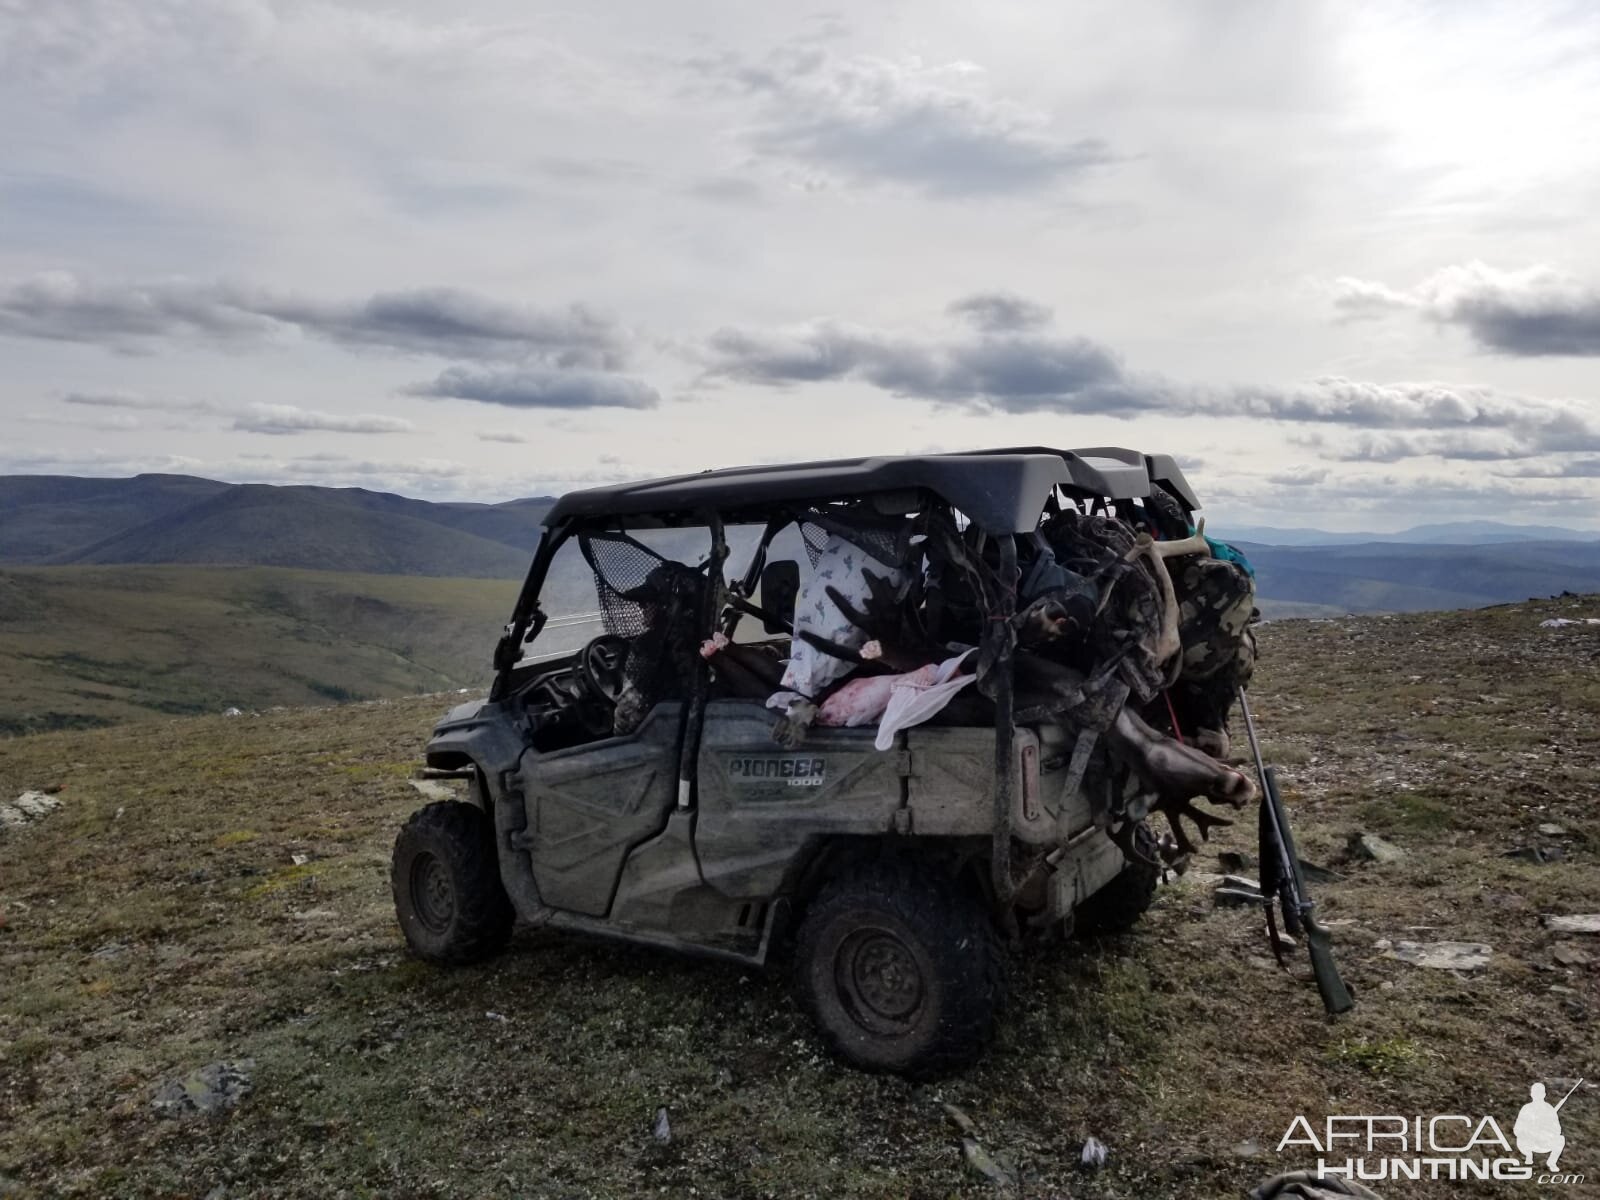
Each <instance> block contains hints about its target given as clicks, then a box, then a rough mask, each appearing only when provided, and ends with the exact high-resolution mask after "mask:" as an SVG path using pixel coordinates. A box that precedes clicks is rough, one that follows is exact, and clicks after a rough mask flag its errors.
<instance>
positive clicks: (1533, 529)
mask: <svg viewBox="0 0 1600 1200" xmlns="http://www.w3.org/2000/svg"><path fill="white" fill-rule="evenodd" d="M1206 532H1208V533H1211V534H1212V535H1213V536H1215V537H1220V538H1223V539H1225V540H1227V541H1233V540H1234V539H1236V538H1237V539H1238V540H1240V541H1244V542H1255V543H1257V544H1258V545H1265V546H1356V545H1361V544H1364V543H1368V542H1404V543H1406V544H1407V545H1422V546H1482V545H1489V544H1493V543H1498V542H1600V533H1597V532H1594V531H1592V530H1590V531H1586V530H1582V529H1566V528H1564V527H1562V526H1559V525H1507V524H1505V523H1504V522H1501V521H1449V522H1446V523H1445V524H1442V525H1414V526H1412V527H1411V528H1410V529H1402V530H1401V531H1400V532H1399V533H1332V532H1330V531H1328V530H1326V529H1278V528H1274V527H1273V526H1270V525H1226V526H1224V525H1222V524H1220V523H1219V524H1218V527H1217V528H1216V529H1215V530H1210V529H1208V530H1207V531H1206Z"/></svg>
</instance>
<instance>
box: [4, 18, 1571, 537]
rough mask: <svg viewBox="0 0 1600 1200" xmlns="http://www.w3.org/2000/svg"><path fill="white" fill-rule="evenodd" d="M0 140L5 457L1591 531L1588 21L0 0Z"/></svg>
mask: <svg viewBox="0 0 1600 1200" xmlns="http://www.w3.org/2000/svg"><path fill="white" fill-rule="evenodd" d="M446 13H450V14H452V15H449V16H447V15H445V14H446ZM0 146H3V147H4V153H3V154H0V353H3V354H4V363H5V367H6V369H5V371H4V372H3V374H0V413H3V415H4V416H5V418H6V420H5V431H6V432H5V436H4V438H3V439H0V472H30V473H75V474H97V475H116V474H132V473H136V472H139V471H180V472H186V473H193V474H199V475H207V476H212V477H216V478H225V479H232V480H260V481H270V482H278V481H299V482H316V483H327V484H341V485H348V484H354V485H361V486H368V487H378V488H383V489H388V490H395V491H400V492H404V493H408V494H412V495H421V496H426V497H451V498H469V499H485V500H496V499H504V498H508V497H512V496H517V495H528V494H540V493H548V492H551V491H560V490H566V489H569V488H571V487H575V486H582V485H583V484H585V483H587V482H601V481H610V480H613V479H618V478H630V477H637V476H642V475H649V474H661V473H667V472H676V471H685V470H699V469H701V468H704V467H711V466H722V465H731V464H735V463H740V462H749V461H766V460H772V459H781V458H806V457H818V456H840V455H859V454H868V453H879V452H884V453H900V452H906V451H918V450H930V449H958V448H968V447H973V446H980V445H1007V444H1018V443H1026V444H1044V445H1057V446H1092V445H1105V444H1119V445H1127V446H1135V447H1138V448H1141V449H1147V450H1163V451H1168V452H1172V453H1176V454H1177V455H1178V456H1179V457H1180V459H1181V460H1182V461H1184V462H1185V463H1186V464H1187V465H1188V466H1189V467H1190V468H1191V471H1190V474H1191V479H1192V480H1193V482H1194V483H1195V484H1196V487H1197V489H1198V490H1199V492H1200V494H1201V496H1202V498H1203V499H1205V500H1207V502H1208V507H1209V510H1210V511H1211V512H1212V513H1213V514H1214V515H1213V528H1218V525H1217V522H1218V521H1219V520H1221V521H1222V522H1223V524H1224V525H1225V523H1226V522H1227V521H1229V520H1232V521H1240V522H1243V521H1249V522H1270V523H1274V524H1280V525H1295V524H1319V525H1322V526H1324V527H1330V528H1346V529H1349V528H1399V527H1403V526H1405V525H1407V524H1412V523H1416V522H1417V521H1420V520H1431V519H1450V518H1457V519H1460V518H1468V517H1471V516H1473V515H1488V516H1493V517H1495V518H1498V519H1502V520H1524V521H1541V522H1558V523H1562V524H1568V525H1574V526H1583V527H1588V528H1600V503H1597V501H1600V9H1596V8H1595V6H1594V5H1593V4H1591V3H1588V2H1586V0H1585V2H1582V3H1571V4H1556V3H1551V4H1541V3H1526V4H1516V5H1510V4H1490V3H1486V2H1478V0H1448V2H1446V0H1438V2H1435V3H1392V4H1382V3H1371V4H1368V3H1349V2H1348V0H1338V2H1333V3H1325V4H1324V3H1316V2H1314V0H1305V2H1299V3H1293V4H1285V3H1281V2H1276V0H1270V2H1269V0H1210V2H1194V0H1172V2H1170V3H1141V2H1139V0H1107V2H1105V3H1086V2H1078V0H1075V2H1073V3H1069V4H1061V3H1044V2H1043V0H1028V2H1017V0H990V2H989V3H986V4H983V5H973V4H970V3H946V2H943V0H916V2H914V3H911V2H906V3H895V2H890V0H867V2H866V3H861V4H857V5H851V6H848V7H840V8H838V9H830V8H827V7H825V6H823V7H816V8H808V7H806V6H805V5H804V4H800V5H787V6H779V5H754V4H749V3H738V2H734V0H727V2H718V0H680V2H679V3H674V4H661V3H659V2H645V0H584V2H581V3H580V2H577V0H563V2H560V3H554V2H552V3H536V2H528V0H514V2H505V3H501V2H498V0H463V2H461V3H457V4H454V5H448V6H445V5H438V4H423V3H410V4H407V3H405V2H404V0H399V2H393V3H386V4H380V5H365V4H355V3H297V2H293V0H283V2H273V0H204V2H197V3H183V2H180V0H58V2H57V3H50V4H41V3H35V2H33V0H0Z"/></svg>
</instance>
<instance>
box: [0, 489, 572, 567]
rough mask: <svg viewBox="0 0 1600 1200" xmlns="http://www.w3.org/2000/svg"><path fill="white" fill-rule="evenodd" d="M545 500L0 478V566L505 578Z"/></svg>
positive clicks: (535, 530)
mask: <svg viewBox="0 0 1600 1200" xmlns="http://www.w3.org/2000/svg"><path fill="white" fill-rule="evenodd" d="M551 503H552V500H551V498H549V497H535V498H532V499H527V500H512V501H509V502H507V503H505V504H439V503H433V502H430V501H427V500H412V499H409V498H407V497H405V496H394V495H389V494H387V493H384V492H370V491H367V490H365V489H363V488H328V487H298V486H297V487H276V486H272V485H269V484H253V483H219V482H217V481H215V480H211V479H196V478H194V477H192V476H187V475H138V476H135V477H134V478H132V479H82V478H78V477H75V476H66V475H11V476H0V565H6V566H24V565H27V566H47V565H48V566H63V565H96V566H106V565H113V564H117V565H132V564H152V563H182V564H191V565H228V566H264V567H308V568H312V569H316V570H338V571H362V572H368V573H372V574H382V575H431V576H451V577H467V578H495V579H503V578H516V577H519V576H521V575H522V574H523V573H524V572H526V571H527V568H528V560H529V558H530V557H531V556H532V553H533V548H534V546H535V545H536V544H537V542H538V540H539V520H540V518H541V517H543V516H544V514H545V512H546V510H548V509H549V507H550V505H551Z"/></svg>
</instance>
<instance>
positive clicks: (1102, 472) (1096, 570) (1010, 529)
mask: <svg viewBox="0 0 1600 1200" xmlns="http://www.w3.org/2000/svg"><path fill="white" fill-rule="evenodd" d="M1198 507H1199V503H1198V501H1197V499H1196V497H1195V495H1194V493H1193V491H1192V490H1191V489H1190V486H1189V484H1188V482H1187V481H1186V480H1185V479H1184V477H1183V474H1182V472H1181V471H1180V470H1179V469H1178V467H1177V465H1176V463H1175V462H1174V461H1173V460H1172V459H1171V458H1170V457H1167V456H1164V455H1146V454H1142V453H1138V452H1134V451H1129V450H1123V449H1118V448H1111V447H1106V448H1097V449H1089V450H1078V451H1065V450H1054V449H1047V448H1037V447H1030V448H1018V449H1003V450H990V451H978V452H973V453H967V454H940V455H922V456H912V457H884V458H865V459H851V460H842V461H835V462H815V463H803V464H796V465H785V466H758V467H748V468H737V469H728V470H717V471H707V472H704V473H702V474H698V475H689V476H682V477H678V478H671V479H662V480H655V481H650V482H644V483H637V484H627V485H619V486H613V487H602V488H595V489H591V490H587V491H580V492H574V493H571V494H569V495H566V496H564V497H562V498H561V499H560V500H559V501H557V502H556V503H555V504H554V506H553V507H551V508H550V510H549V511H548V513H547V514H546V515H545V517H544V521H543V524H544V531H543V535H542V537H541V540H540V543H539V546H538V549H537V551H536V552H535V554H534V558H533V563H532V566H531V568H530V570H529V572H528V576H527V580H526V583H525V585H524V586H523V589H522V592H521V595H520V597H519V599H518V601H517V604H516V609H515V611H514V613H513V614H512V617H511V620H510V622H509V624H508V625H507V626H506V629H505V633H504V636H503V637H502V638H501V639H500V642H499V644H498V647H497V649H496V652H495V660H494V666H495V677H494V683H493V686H492V688H491V690H490V692H489V696H488V698H487V699H486V700H482V701H474V702H471V703H467V704H463V705H461V706H459V707H457V708H455V709H453V710H452V711H451V712H450V713H448V714H447V715H446V716H445V717H444V719H443V720H442V721H440V722H439V724H438V726H437V727H436V728H435V730H434V732H433V736H432V738H431V740H430V741H429V742H428V746H427V769H428V773H429V774H432V775H434V776H436V777H456V778H461V779H465V780H467V781H468V784H467V788H466V792H465V796H464V799H463V800H461V801H445V802H440V803H435V804H430V805H428V806H427V807H426V808H423V809H422V810H420V811H419V812H417V813H416V814H415V815H414V816H412V818H411V819H410V821H409V822H408V823H407V824H406V825H405V827H404V828H403V829H402V831H401V832H400V835H399V837H398V839H397V842H396V845H395V853H394V861H393V869H392V882H393V890H394V899H395V906H396V909H397V911H398V914H399V919H400V924H401V927H402V929H403V931H404V933H405V937H406V939H407V941H408V942H409V944H410V946H411V948H412V949H413V950H414V951H415V952H416V953H417V954H419V955H420V956H422V957H423V958H426V959H429V960H432V961H436V962H442V963H464V962H469V961H473V960H475V959H479V958H481V957H484V956H486V955H489V954H491V953H493V952H495V951H497V950H499V949H500V948H501V947H502V946H503V944H504V943H505V941H506V940H507V938H508V936H509V934H510V931H511V927H512V924H513V921H514V920H516V919H521V920H522V921H523V922H525V923H526V924H528V925H531V926H548V927H550V928H552V929H561V930H570V931H574V932H577V933H584V934H591V935H595V936H599V937H604V938H612V939H617V940H620V941H624V942H631V943H635V944H639V945H645V946H655V947H661V948H665V949H670V950H678V951H683V952H687V953H694V954H700V955H709V956H714V957H717V958H721V959H725V960H730V961H734V962H738V963H744V964H748V965H750V966H756V967H759V966H762V965H764V964H766V963H767V962H768V960H769V959H772V958H774V957H776V956H777V955H778V954H779V953H780V952H781V953H782V954H784V955H785V956H786V957H788V958H789V959H790V960H791V964H792V971H793V974H794V979H795V983H796V989H797V993H798V995H799V997H800V998H801V1000H802V1002H803V1003H804V1005H805V1007H806V1008H807V1009H808V1011H809V1012H810V1014H811V1016H812V1017H813V1018H814V1020H815V1023H816V1026H817V1028H818V1030H819V1032H820V1034H821V1036H822V1037H823V1039H824V1040H825V1041H826V1042H827V1043H828V1044H829V1046H830V1047H831V1048H832V1050H833V1051H834V1052H835V1053H837V1054H838V1055H840V1056H841V1057H842V1058H844V1059H846V1060H847V1061H849V1062H851V1063H854V1064H856V1065H858V1066H861V1067H866V1068H871V1069H882V1070H893V1071H900V1072H905V1073H911V1074H929V1073H936V1072H939V1071H942V1070H946V1069H949V1068H952V1067H955V1066H958V1065H960V1064H962V1063H964V1062H967V1061H970V1060H971V1059H972V1058H973V1057H974V1056H976V1055H977V1054H978V1053H979V1052H980V1051H981V1050H982V1048H983V1046H984V1045H985V1043H986V1041H987V1039H988V1038H989V1036H990V1034H991V1032H992V1030H993V1026H994V1021H995V1016H996V1012H997V1010H998V1008H999V1006H1000V1004H1001V1001H1002V998H1003V995H1004V991H1005V973H1006V972H1005V964H1006V958H1007V954H1008V952H1009V951H1010V950H1011V949H1013V948H1016V947H1022V948H1024V949H1025V948H1026V947H1027V946H1028V945H1029V944H1031V943H1032V942H1034V941H1036V940H1043V939H1048V938H1051V937H1060V936H1062V935H1064V934H1065V933H1067V932H1069V931H1071V930H1072V929H1074V928H1076V929H1077V930H1079V931H1082V930H1085V929H1092V930H1118V929H1123V928H1126V927H1128V926H1129V925H1131V924H1132V923H1133V922H1134V921H1135V920H1137V918H1138V917H1139V915H1140V914H1141V913H1142V912H1143V911H1144V909H1145V908H1146V907H1147V906H1148V904H1149V903H1150V900H1151V898H1152V895H1153V893H1154V890H1155V887H1156V883H1157V879H1158V876H1159V873H1160V871H1161V869H1162V867H1163V864H1164V863H1165V864H1166V865H1175V866H1178V867H1180V868H1181V866H1182V865H1183V863H1184V861H1185V859H1186V858H1187V856H1188V854H1189V853H1191V852H1192V850H1193V848H1194V847H1193V843H1192V842H1191V841H1190V839H1189V837H1188V836H1187V832H1186V827H1185V825H1184V822H1185V821H1188V822H1189V823H1190V824H1192V825H1195V826H1197V828H1198V832H1199V833H1200V834H1201V835H1202V836H1203V835H1204V834H1205V832H1206V830H1207V829H1208V827H1209V825H1210V824H1211V823H1215V822H1217V821H1219V820H1221V818H1218V817H1216V816H1214V815H1213V814H1211V813H1210V812H1208V811H1206V810H1204V809H1199V808H1196V807H1194V805H1193V801H1194V800H1196V799H1201V798H1204V799H1210V800H1212V801H1214V802H1221V803H1223V804H1227V805H1232V806H1235V807H1237V806H1239V805H1242V804H1243V803H1245V802H1246V801H1247V800H1249V799H1251V798H1253V797H1254V796H1255V795H1256V785H1255V783H1254V782H1253V781H1252V780H1251V779H1249V778H1248V777H1247V776H1246V775H1245V774H1243V773H1242V772H1240V771H1238V770H1236V769H1235V768H1234V767H1232V766H1230V765H1229V764H1228V763H1227V762H1226V761H1225V756H1226V754H1227V733H1226V729H1227V721H1228V712H1229V708H1230V707H1231V705H1232V703H1233V701H1234V699H1235V697H1236V696H1237V695H1238V687H1239V686H1240V685H1241V684H1242V683H1243V682H1244V681H1245V679H1246V678H1247V677H1248V673H1249V667H1250V664H1251V662H1252V661H1253V641H1252V639H1251V636H1250V633H1249V630H1248V629H1247V628H1246V627H1245V626H1246V622H1247V620H1248V618H1249V616H1250V614H1251V611H1252V609H1251V600H1252V599H1253V588H1252V587H1251V585H1250V582H1249V575H1248V565H1247V564H1243V563H1242V561H1241V560H1239V557H1238V556H1237V554H1236V553H1234V552H1232V551H1231V548H1229V547H1226V546H1223V545H1222V544H1221V543H1216V542H1212V541H1211V540H1210V539H1207V538H1206V537H1205V536H1204V531H1203V526H1202V527H1201V528H1200V529H1198V530H1197V529H1196V526H1195V524H1194V523H1193V518H1194V513H1195V510H1196V509H1197V508H1198ZM585 620H588V621H590V622H592V625H591V628H590V629H589V630H585V631H584V636H585V637H587V634H588V633H589V632H593V633H594V636H592V637H587V640H581V639H576V638H574V633H575V632H576V631H578V630H581V629H582V628H583V622H584V621H585ZM580 640H581V644H579V641H580ZM552 645H554V646H555V649H554V651H552V650H551V649H550V647H551V646H552ZM1156 810H1162V811H1163V812H1164V814H1165V816H1166V820H1167V826H1168V828H1167V830H1166V831H1165V832H1163V833H1161V835H1160V836H1157V834H1156V833H1155V832H1154V830H1153V829H1152V827H1151V826H1150V825H1149V824H1148V823H1147V820H1146V818H1147V817H1149V816H1150V815H1151V814H1152V813H1153V812H1155V811H1156ZM1263 811H1264V812H1265V809H1264V810H1263ZM1280 815H1281V814H1280ZM1264 827H1265V825H1264ZM1266 883H1267V880H1265V879H1264V880H1263V884H1264V885H1265V884H1266ZM1297 883H1298V881H1297V880H1295V879H1285V880H1283V881H1282V896H1283V899H1284V905H1285V907H1284V915H1285V919H1286V921H1288V920H1289V919H1290V917H1291V912H1292V913H1293V915H1294V916H1295V917H1298V916H1300V915H1302V914H1301V912H1300V910H1299V909H1297V908H1295V907H1294V906H1293V905H1291V904H1290V902H1289V897H1290V893H1291V892H1292V891H1293V889H1294V887H1295V885H1296V884H1297Z"/></svg>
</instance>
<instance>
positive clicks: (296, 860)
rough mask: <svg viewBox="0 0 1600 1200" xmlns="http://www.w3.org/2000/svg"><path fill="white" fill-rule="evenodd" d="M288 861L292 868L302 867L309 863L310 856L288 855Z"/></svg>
mask: <svg viewBox="0 0 1600 1200" xmlns="http://www.w3.org/2000/svg"><path fill="white" fill-rule="evenodd" d="M289 861H290V863H292V864H293V865H294V866H297V867H303V866H305V865H306V864H307V863H308V862H310V861H311V855H309V854H291V855H289Z"/></svg>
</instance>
